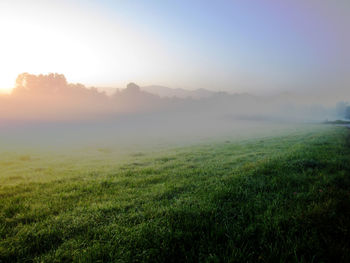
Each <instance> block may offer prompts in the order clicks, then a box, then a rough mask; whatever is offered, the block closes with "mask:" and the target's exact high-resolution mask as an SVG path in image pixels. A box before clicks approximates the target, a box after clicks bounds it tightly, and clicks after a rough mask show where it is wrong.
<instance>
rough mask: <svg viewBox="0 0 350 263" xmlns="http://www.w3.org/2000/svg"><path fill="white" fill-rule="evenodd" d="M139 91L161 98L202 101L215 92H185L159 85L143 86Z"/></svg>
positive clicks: (198, 90) (197, 90)
mask: <svg viewBox="0 0 350 263" xmlns="http://www.w3.org/2000/svg"><path fill="white" fill-rule="evenodd" d="M141 90H143V91H147V92H149V93H152V94H155V95H158V96H160V97H161V98H167V97H168V98H171V97H177V98H182V99H184V98H193V99H202V98H209V97H211V96H212V95H213V94H215V93H216V92H214V91H210V90H207V89H196V90H185V89H180V88H177V89H172V88H168V87H164V86H159V85H152V86H145V87H141Z"/></svg>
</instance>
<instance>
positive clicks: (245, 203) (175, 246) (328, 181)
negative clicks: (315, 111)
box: [0, 126, 350, 262]
mask: <svg viewBox="0 0 350 263" xmlns="http://www.w3.org/2000/svg"><path fill="white" fill-rule="evenodd" d="M118 156H119V155H118V154H114V153H113V150H111V149H107V148H106V149H104V148H103V149H102V148H101V149H97V150H96V153H95V154H89V153H86V155H85V156H81V155H80V156H79V155H58V154H57V155H54V154H52V155H44V154H42V153H32V154H30V153H29V154H28V153H22V154H18V153H11V152H7V153H3V154H2V155H1V157H2V158H1V163H0V168H1V174H0V183H1V187H0V200H1V202H0V262H71V261H74V262H184V261H187V262H198V261H200V262H349V261H350V177H349V175H350V162H349V160H350V137H349V131H348V129H346V128H344V127H334V126H310V127H306V128H302V129H297V130H295V131H293V132H290V133H286V134H280V135H274V136H270V137H268V136H265V137H263V138H262V137H260V138H256V139H245V140H241V141H234V140H233V141H232V140H227V139H225V140H224V141H222V142H220V141H217V142H211V143H208V144H200V145H197V146H191V147H177V148H173V149H169V150H167V151H165V150H163V151H159V152H155V153H149V152H136V153H133V154H129V155H128V156H119V157H118Z"/></svg>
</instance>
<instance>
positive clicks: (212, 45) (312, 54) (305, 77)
mask: <svg viewBox="0 0 350 263" xmlns="http://www.w3.org/2000/svg"><path fill="white" fill-rule="evenodd" d="M4 1H5V2H6V1H8V3H7V6H5V7H6V8H8V10H7V16H8V17H10V18H11V12H13V13H14V14H13V17H14V19H17V20H18V19H20V20H24V18H21V17H18V16H17V17H16V15H18V14H15V13H18V12H17V10H18V9H23V10H22V11H21V12H27V11H26V10H29V8H28V6H27V8H25V7H26V6H25V4H24V3H25V1H20V0H11V1H10V0H4ZM53 2H54V4H51V3H53ZM16 3H17V6H15V5H16ZM27 5H28V4H27ZM29 7H30V10H31V11H30V12H27V14H28V16H27V19H28V20H29V21H34V22H33V23H34V24H36V25H39V31H40V25H43V26H44V24H45V26H46V27H45V28H44V30H46V31H47V29H48V28H50V30H52V31H55V32H56V31H57V34H56V35H63V36H65V35H69V41H71V43H73V44H72V47H69V45H66V44H64V45H57V46H55V45H56V43H57V41H52V42H51V43H49V44H50V45H52V46H54V49H56V50H57V51H58V52H57V58H56V57H54V56H53V57H52V61H54V62H55V60H56V62H57V63H53V62H52V63H51V62H48V61H47V60H45V59H41V58H39V59H36V65H35V67H34V66H32V68H31V66H30V65H31V63H29V62H28V63H25V65H27V67H26V66H23V67H21V68H20V69H19V70H20V71H21V70H25V71H28V72H32V73H39V71H40V72H44V73H45V72H46V71H59V73H63V74H66V76H67V78H68V79H69V80H70V79H71V80H72V81H79V82H82V83H86V84H88V85H89V84H90V85H95V86H99V85H104V86H113V85H115V86H124V85H125V84H126V83H127V82H129V81H134V82H137V83H140V85H150V84H162V85H165V86H169V87H174V88H177V87H181V88H188V89H195V88H200V87H204V88H208V89H219V90H233V91H237V92H245V91H246V92H269V91H285V90H291V89H293V90H303V89H308V88H314V87H315V86H320V85H321V86H322V85H324V86H327V85H331V84H332V85H345V82H346V81H347V79H346V78H347V77H346V76H347V73H348V69H349V67H348V66H349V64H348V61H349V59H348V57H349V50H348V45H347V44H348V43H349V33H348V28H349V26H350V24H349V13H350V9H349V8H350V7H349V4H348V3H347V2H346V1H345V0H344V1H343V0H338V1H331V0H318V1H313V0H310V1H302V0H296V1H277V0H265V1H261V0H259V1H258V0H255V1H253V0H237V1H229V0H218V1H207V0H202V1H198V0H192V1H169V0H165V1H155V0H147V1H146V0H144V1H141V0H138V1H136V0H128V1H111V0H100V1H97V0H94V1H93V0H87V1H52V2H50V4H48V2H47V1H40V0H33V1H31V4H30V6H29ZM6 8H5V9H3V10H6ZM21 12H19V13H21ZM38 14H40V15H39V16H38ZM45 14H48V15H47V16H45ZM51 14H52V16H51ZM0 15H1V14H0ZM41 16H42V17H41ZM28 20H27V21H19V22H18V23H19V24H21V23H22V22H23V23H26V22H28ZM0 22H1V21H0ZM5 22H6V21H5ZM29 30H31V29H29ZM65 32H67V34H66V33H65ZM37 35H39V36H42V35H43V34H41V33H40V32H39V33H38V34H37ZM35 41H37V43H36V42H35ZM35 41H34V42H33V45H32V47H28V50H27V52H26V53H25V54H27V53H28V52H32V53H33V52H34V51H36V52H37V53H39V52H40V50H42V49H44V47H41V49H40V50H39V48H38V47H40V45H42V44H41V43H42V41H41V39H36V40H35ZM64 43H66V41H64ZM80 46H81V49H80V48H79V47H80ZM35 48H38V50H33V49H35ZM16 54H18V51H16V50H14V51H13V55H12V57H14V56H16ZM21 58H22V59H23V60H24V59H27V60H30V59H32V60H33V57H28V58H26V55H23V54H22V55H21ZM63 58H64V60H63ZM69 60H71V61H69ZM41 61H42V62H41ZM72 61H73V63H72ZM87 61H88V62H87ZM72 65H74V66H72ZM0 67H1V65H0ZM3 67H4V68H5V66H3ZM45 67H46V68H45ZM65 69H66V70H65ZM13 71H14V70H13ZM84 72H85V73H84ZM19 73H20V72H19ZM335 81H336V82H337V83H335Z"/></svg>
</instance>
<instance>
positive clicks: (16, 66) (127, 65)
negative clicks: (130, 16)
mask: <svg viewBox="0 0 350 263" xmlns="http://www.w3.org/2000/svg"><path fill="white" fill-rule="evenodd" d="M50 4H51V3H50ZM1 5H3V3H1ZM1 5H0V38H1V43H0V57H1V60H0V72H1V77H0V91H1V92H2V93H3V92H9V91H10V90H11V89H12V88H13V87H14V83H15V79H16V77H17V75H18V74H20V73H23V72H29V73H33V74H41V73H49V72H58V73H64V74H65V75H66V76H67V77H68V78H69V79H70V80H71V81H72V82H83V83H84V84H87V85H104V84H109V85H111V84H115V83H118V81H120V82H121V83H122V85H125V84H124V83H125V82H126V81H131V80H133V78H134V77H135V76H137V75H140V76H143V77H144V79H146V77H145V76H146V75H147V74H148V73H149V72H150V70H152V66H151V65H150V63H151V62H154V61H155V60H157V56H158V57H159V55H155V54H159V53H160V49H159V47H157V46H156V45H154V44H152V43H150V42H149V41H148V42H147V41H146V40H145V39H143V37H142V36H141V35H140V34H136V33H135V32H133V31H132V30H131V29H129V28H128V27H126V26H124V27H123V25H122V23H119V24H118V23H115V21H114V22H113V23H111V21H107V20H105V19H104V18H101V17H98V16H97V15H96V14H95V15H91V14H89V13H88V11H86V10H84V11H86V12H85V13H84V12H80V10H75V9H74V8H70V9H64V10H63V11H62V10H60V9H59V8H58V7H57V6H56V7H55V6H54V5H52V6H51V5H50V6H45V5H44V4H42V5H39V6H37V7H35V8H37V9H38V10H39V11H40V12H39V13H40V15H39V16H33V15H31V14H30V12H28V10H29V11H31V10H30V9H28V10H27V9H26V7H27V8H33V7H32V6H29V5H28V6H26V4H22V5H18V6H15V5H14V6H11V5H10V4H9V5H8V6H6V4H5V6H1ZM15 8H18V9H16V10H14V9H15ZM55 8H56V9H58V10H56V9H55ZM53 9H54V10H53ZM61 9H62V8H61ZM38 10H36V11H38ZM60 11H62V12H64V17H65V19H64V20H62V14H59V12H60ZM57 12H58V13H57ZM146 80H147V79H146ZM118 84H119V83H118Z"/></svg>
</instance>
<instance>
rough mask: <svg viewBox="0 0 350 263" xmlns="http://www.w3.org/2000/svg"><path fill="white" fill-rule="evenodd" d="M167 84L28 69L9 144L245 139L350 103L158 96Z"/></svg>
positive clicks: (12, 101)
mask: <svg viewBox="0 0 350 263" xmlns="http://www.w3.org/2000/svg"><path fill="white" fill-rule="evenodd" d="M161 89H162V87H159V86H158V87H157V88H156V89H154V88H153V89H151V88H150V87H143V88H140V87H139V86H138V85H137V84H135V83H130V84H128V85H127V87H126V88H124V89H115V90H114V91H113V92H110V94H108V95H107V94H106V93H105V92H103V91H101V90H100V89H98V88H87V87H85V86H84V85H83V84H72V83H69V82H68V81H67V80H66V78H65V77H64V75H61V74H48V75H32V74H28V73H23V74H20V75H19V76H18V78H17V80H16V86H15V88H14V89H13V91H12V93H11V94H8V95H1V97H0V120H1V122H0V128H1V140H2V142H3V145H6V147H7V148H9V149H11V148H12V149H15V148H16V147H17V148H18V147H22V148H23V147H32V148H43V147H44V148H45V147H46V148H52V147H53V148H55V147H56V148H57V147H67V146H70V147H72V146H73V147H83V146H103V147H107V146H113V147H124V148H133V149H137V148H138V147H141V146H149V147H155V146H156V145H162V144H168V143H174V144H188V143H193V142H199V141H203V140H213V139H216V138H225V136H226V137H230V136H231V137H232V136H235V137H236V138H240V136H243V135H247V134H252V135H253V134H254V133H257V132H258V131H261V132H266V133H267V134H268V133H269V132H271V131H273V130H278V129H281V127H284V128H286V129H290V128H291V127H293V126H296V125H300V124H303V123H310V122H311V123H315V122H316V123H317V122H323V121H325V120H327V119H337V118H343V117H345V111H346V107H347V104H346V103H345V102H343V103H338V104H337V105H336V104H334V105H331V106H329V105H325V104H322V103H315V101H314V100H313V99H311V98H310V99H308V97H307V96H301V95H300V94H299V95H298V94H286V93H285V94H277V95H270V96H256V95H252V94H230V93H227V92H214V91H209V90H204V89H198V90H192V91H186V90H182V91H179V90H177V91H175V92H174V91H172V90H171V89H170V88H164V90H163V91H161V92H162V93H161V94H157V92H156V91H157V90H158V91H159V90H161ZM148 91H149V92H148ZM151 92H153V93H151ZM167 94H169V95H167ZM176 94H181V95H179V96H176ZM4 147H5V146H4ZM6 147H5V148H6Z"/></svg>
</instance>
